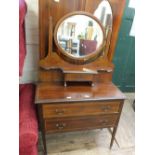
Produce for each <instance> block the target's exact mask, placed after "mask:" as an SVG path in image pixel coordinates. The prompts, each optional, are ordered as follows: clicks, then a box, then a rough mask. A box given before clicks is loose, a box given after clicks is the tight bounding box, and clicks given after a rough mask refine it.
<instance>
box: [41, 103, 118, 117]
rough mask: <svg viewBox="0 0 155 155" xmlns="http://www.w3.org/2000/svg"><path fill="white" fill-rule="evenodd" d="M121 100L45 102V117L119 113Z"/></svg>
mask: <svg viewBox="0 0 155 155" xmlns="http://www.w3.org/2000/svg"><path fill="white" fill-rule="evenodd" d="M119 107H120V102H119V101H110V102H81V103H67V104H65V103H64V104H43V117H44V118H55V117H69V116H89V115H100V114H110V113H118V112H119Z"/></svg>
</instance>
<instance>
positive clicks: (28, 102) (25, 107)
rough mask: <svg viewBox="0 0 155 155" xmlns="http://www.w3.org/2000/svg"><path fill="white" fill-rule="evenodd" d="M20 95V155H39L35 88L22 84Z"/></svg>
mask: <svg viewBox="0 0 155 155" xmlns="http://www.w3.org/2000/svg"><path fill="white" fill-rule="evenodd" d="M19 88H20V94H19V153H20V155H37V154H38V151H37V142H38V122H37V116H36V109H35V104H34V92H35V87H34V85H32V84H20V86H19Z"/></svg>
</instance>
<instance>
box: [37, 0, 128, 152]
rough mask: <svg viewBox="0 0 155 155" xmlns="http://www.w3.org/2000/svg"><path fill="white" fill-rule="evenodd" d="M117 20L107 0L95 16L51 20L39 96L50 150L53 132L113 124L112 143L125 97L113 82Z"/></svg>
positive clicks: (79, 13)
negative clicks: (110, 56) (111, 58)
mask: <svg viewBox="0 0 155 155" xmlns="http://www.w3.org/2000/svg"><path fill="white" fill-rule="evenodd" d="M60 1H61V0H60ZM112 18H113V16H112V9H111V6H110V4H109V2H108V1H107V0H103V1H101V3H99V6H98V8H97V10H96V11H95V12H94V14H91V13H88V12H85V11H75V12H71V13H68V14H66V15H65V16H63V17H62V18H61V19H60V20H59V21H58V22H57V23H56V25H53V21H54V20H53V17H50V18H49V29H48V54H47V56H46V57H44V58H43V59H41V60H40V61H39V67H40V75H39V78H40V79H42V80H40V81H39V82H38V84H37V87H36V96H35V103H36V104H37V107H38V115H39V124H40V129H41V132H42V138H43V144H44V152H45V154H47V147H46V134H50V133H62V132H70V131H80V130H92V129H102V128H109V129H110V128H113V130H112V138H111V143H110V148H111V147H112V145H113V142H114V139H115V134H116V131H117V127H118V123H119V119H120V116H121V111H122V107H123V103H124V99H125V96H124V94H123V93H122V92H121V91H120V90H119V89H118V88H117V87H116V86H115V85H114V84H113V83H112V73H113V70H114V65H113V64H112V63H111V61H109V59H108V52H109V46H110V39H111V34H112V26H113V22H112ZM53 30H54V31H53ZM49 73H50V74H49Z"/></svg>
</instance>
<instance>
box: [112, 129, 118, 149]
mask: <svg viewBox="0 0 155 155" xmlns="http://www.w3.org/2000/svg"><path fill="white" fill-rule="evenodd" d="M116 131H117V127H114V129H113V132H112V137H111V143H110V149H111V148H112V146H113V143H114V140H115V135H116Z"/></svg>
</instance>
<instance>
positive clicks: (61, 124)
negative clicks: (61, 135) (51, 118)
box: [56, 123, 66, 130]
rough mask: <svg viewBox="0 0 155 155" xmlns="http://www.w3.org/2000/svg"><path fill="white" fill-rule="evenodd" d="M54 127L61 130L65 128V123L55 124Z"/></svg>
mask: <svg viewBox="0 0 155 155" xmlns="http://www.w3.org/2000/svg"><path fill="white" fill-rule="evenodd" d="M56 127H57V128H58V129H59V130H62V129H64V128H65V127H66V124H65V123H57V124H56Z"/></svg>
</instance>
